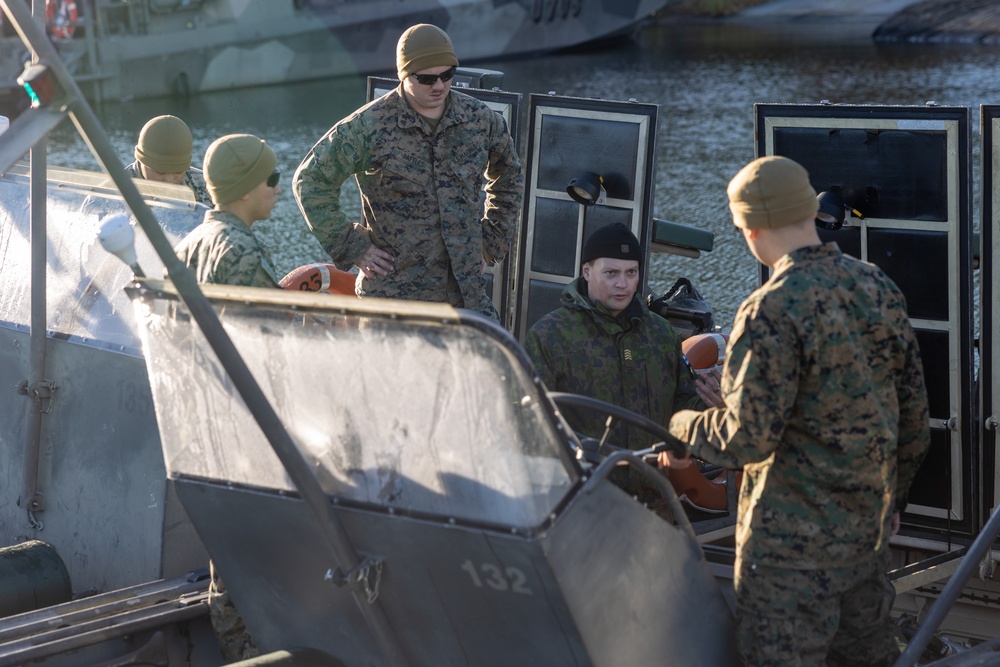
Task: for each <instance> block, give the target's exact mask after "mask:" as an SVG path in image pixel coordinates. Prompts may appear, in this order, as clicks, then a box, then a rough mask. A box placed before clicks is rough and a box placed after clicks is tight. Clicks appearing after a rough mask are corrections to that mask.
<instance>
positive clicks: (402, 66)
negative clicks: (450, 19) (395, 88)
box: [396, 23, 458, 81]
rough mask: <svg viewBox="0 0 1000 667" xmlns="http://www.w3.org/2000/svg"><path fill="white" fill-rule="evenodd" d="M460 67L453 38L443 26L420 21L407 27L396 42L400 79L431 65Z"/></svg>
mask: <svg viewBox="0 0 1000 667" xmlns="http://www.w3.org/2000/svg"><path fill="white" fill-rule="evenodd" d="M444 66H448V67H458V57H457V56H456V55H455V48H454V47H453V46H452V45H451V38H450V37H448V33H446V32H445V31H444V30H442V29H441V28H439V27H437V26H436V25H430V24H429V23H419V24H417V25H415V26H412V27H410V28H407V30H406V32H404V33H403V34H402V36H401V37H400V38H399V42H398V43H397V44H396V73H397V75H398V76H399V80H400V81H402V80H403V79H405V78H406V77H408V76H410V75H411V74H414V73H415V72H422V71H423V70H425V69H429V68H431V67H444Z"/></svg>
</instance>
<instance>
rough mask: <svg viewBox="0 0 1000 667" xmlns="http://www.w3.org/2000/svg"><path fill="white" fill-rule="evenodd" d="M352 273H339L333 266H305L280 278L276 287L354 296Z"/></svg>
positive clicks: (319, 264)
mask: <svg viewBox="0 0 1000 667" xmlns="http://www.w3.org/2000/svg"><path fill="white" fill-rule="evenodd" d="M356 279H357V276H355V275H354V274H353V273H350V272H348V271H341V270H340V269H338V268H337V267H336V266H334V265H333V264H322V263H318V264H306V265H304V266H300V267H299V268H297V269H293V270H292V271H290V272H289V273H288V275H287V276H285V277H284V278H282V279H281V280H280V281H279V282H278V285H280V286H281V287H282V288H284V289H290V290H301V291H303V292H329V293H331V294H349V295H351V296H354V282H355V280H356Z"/></svg>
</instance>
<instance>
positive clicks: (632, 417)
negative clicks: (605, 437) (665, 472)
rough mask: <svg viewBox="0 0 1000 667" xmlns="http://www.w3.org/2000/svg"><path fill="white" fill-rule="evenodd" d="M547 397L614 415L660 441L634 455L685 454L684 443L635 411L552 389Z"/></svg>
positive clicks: (661, 426) (570, 405) (681, 455)
mask: <svg viewBox="0 0 1000 667" xmlns="http://www.w3.org/2000/svg"><path fill="white" fill-rule="evenodd" d="M549 398H551V399H552V401H553V402H554V403H555V404H556V405H560V406H562V405H566V406H569V407H572V408H581V409H583V410H590V411H592V412H597V413H599V414H602V415H606V416H610V417H615V418H616V419H620V420H622V421H623V422H625V423H626V424H630V425H632V426H635V427H636V428H639V429H641V430H643V431H645V432H647V433H649V434H650V435H652V436H653V437H655V438H656V439H657V440H661V441H662V442H660V444H657V445H654V446H653V447H650V448H649V449H644V450H640V451H638V452H636V455H638V456H640V457H642V456H643V455H645V454H658V453H660V452H664V451H669V452H671V453H672V454H674V455H675V456H678V457H684V456H686V455H687V448H686V447H684V445H683V444H681V442H680V441H679V440H678V439H677V438H675V437H674V436H672V435H670V432H669V431H668V430H667V429H666V428H664V427H663V425H661V424H658V423H657V422H655V421H653V420H652V419H649V418H648V417H644V416H642V415H640V414H639V413H637V412H632V411H631V410H628V409H626V408H623V407H620V406H618V405H615V404H613V403H608V402H606V401H602V400H600V399H597V398H592V397H590V396H581V395H580V394H569V393H566V392H561V391H552V392H549Z"/></svg>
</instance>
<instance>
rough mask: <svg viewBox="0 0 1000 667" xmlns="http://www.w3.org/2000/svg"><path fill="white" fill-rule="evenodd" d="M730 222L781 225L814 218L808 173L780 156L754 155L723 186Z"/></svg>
mask: <svg viewBox="0 0 1000 667" xmlns="http://www.w3.org/2000/svg"><path fill="white" fill-rule="evenodd" d="M726 194H728V195H729V210H730V211H732V213H733V223H734V224H735V225H736V226H737V227H742V228H744V229H759V228H761V227H784V226H785V225H790V224H792V223H793V222H799V221H800V220H805V219H807V218H815V217H816V211H817V209H818V208H819V204H818V203H817V201H816V191H815V190H814V189H813V187H812V185H811V184H810V183H809V173H808V172H807V171H806V170H805V168H804V167H803V166H802V165H800V164H799V163H798V162H795V161H794V160H790V159H788V158H786V157H781V156H780V155H769V156H767V157H762V158H757V159H756V160H754V161H753V162H751V163H750V164H748V165H747V166H745V167H743V169H741V170H740V171H739V173H738V174H736V176H734V177H733V180H731V181H729V187H728V188H727V189H726Z"/></svg>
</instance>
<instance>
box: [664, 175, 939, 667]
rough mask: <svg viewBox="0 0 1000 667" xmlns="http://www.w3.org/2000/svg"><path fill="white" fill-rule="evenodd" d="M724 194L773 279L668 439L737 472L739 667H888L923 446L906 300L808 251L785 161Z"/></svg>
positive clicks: (872, 274) (802, 188) (838, 259)
mask: <svg viewBox="0 0 1000 667" xmlns="http://www.w3.org/2000/svg"><path fill="white" fill-rule="evenodd" d="M728 195H729V202H730V209H731V211H732V216H733V222H734V223H735V225H736V227H737V228H739V230H740V232H741V233H742V235H743V238H744V240H745V241H746V243H747V245H748V246H749V248H750V250H751V252H752V253H753V255H754V256H755V257H756V258H757V259H758V260H759V261H760V262H761V263H763V264H765V265H767V266H769V267H771V270H772V273H771V277H770V279H769V280H768V281H767V282H766V283H765V284H764V285H763V286H761V287H760V288H758V289H757V290H756V291H755V292H754V293H753V294H751V295H750V296H749V297H748V298H747V299H746V300H745V301H744V302H743V303H742V305H741V306H740V308H739V311H738V312H737V315H736V319H735V321H734V324H733V330H732V333H731V335H730V339H729V348H728V353H727V356H726V361H725V366H724V369H723V372H722V396H723V400H724V404H723V405H721V406H719V407H713V408H709V409H708V410H706V411H704V412H694V411H688V410H684V411H681V412H678V413H677V414H675V415H674V416H673V417H672V418H671V419H670V425H669V430H670V432H671V434H673V435H674V436H675V437H677V438H678V439H680V440H681V441H682V442H684V443H686V444H687V446H688V448H689V450H690V453H691V454H693V455H695V456H698V457H700V458H703V459H706V460H708V461H711V462H713V463H716V464H718V465H722V466H726V467H730V468H740V467H742V468H743V470H744V474H743V485H742V488H741V491H740V499H739V516H738V519H737V528H736V550H737V551H736V563H735V573H734V586H735V591H736V603H737V614H736V616H737V626H738V642H739V649H740V653H741V654H742V657H743V661H744V664H745V665H747V667H756V666H768V667H779V666H780V667H794V666H796V665H816V666H818V665H829V666H831V667H832V666H838V665H842V666H847V665H871V666H877V665H885V666H888V665H892V664H893V663H894V662H895V660H896V658H897V657H898V655H899V647H898V645H897V642H896V638H895V636H894V632H893V630H894V628H893V623H892V621H891V618H890V616H889V611H890V609H891V608H892V604H893V599H894V597H895V594H894V591H893V587H892V585H891V584H890V583H889V581H888V579H887V577H886V572H887V571H888V569H889V549H888V546H889V537H890V536H891V535H893V534H895V533H896V531H897V530H898V529H899V513H900V511H901V510H903V508H904V507H905V506H906V497H907V492H908V490H909V488H910V484H911V482H912V481H913V479H914V476H915V475H916V473H917V469H918V467H919V466H920V463H921V461H922V460H923V457H924V455H925V453H926V451H927V448H928V447H929V445H930V432H929V426H928V405H927V392H926V388H925V386H924V377H923V370H922V365H921V359H920V352H919V349H918V347H917V339H916V336H915V334H914V331H913V329H912V327H911V325H910V320H909V317H908V315H907V310H906V301H905V299H904V297H903V294H902V293H901V292H900V290H899V288H898V287H897V286H896V285H895V284H894V283H893V282H892V280H890V279H889V277H888V276H886V275H885V273H883V271H882V270H881V269H879V268H878V267H876V266H874V265H873V264H869V263H867V262H862V261H860V260H858V259H855V258H853V257H850V256H848V255H845V254H844V253H842V252H841V251H840V249H839V248H838V247H837V244H835V243H826V244H824V243H822V242H821V240H820V238H819V236H818V234H817V231H816V225H815V216H816V211H817V202H816V192H815V190H814V189H813V187H812V185H811V184H810V181H809V174H808V173H807V172H806V170H805V169H804V168H803V167H802V166H801V165H799V164H798V163H796V162H794V161H792V160H789V159H788V158H784V157H779V156H769V157H765V158H760V159H758V160H754V161H753V162H751V163H750V164H748V165H747V166H745V167H744V168H743V169H742V170H741V171H740V172H739V173H738V174H737V175H736V176H735V177H734V178H733V180H732V181H731V182H730V184H729V188H728ZM661 463H663V464H667V465H678V464H680V465H683V463H684V461H677V460H676V459H674V458H673V457H672V455H667V454H664V455H661Z"/></svg>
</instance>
